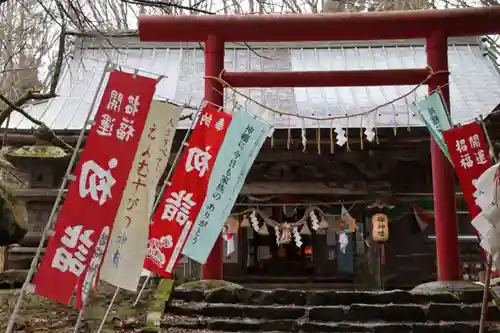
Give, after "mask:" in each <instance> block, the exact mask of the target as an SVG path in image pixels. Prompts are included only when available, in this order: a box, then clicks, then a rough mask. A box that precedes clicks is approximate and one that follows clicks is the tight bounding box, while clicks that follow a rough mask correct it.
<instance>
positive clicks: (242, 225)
mask: <svg viewBox="0 0 500 333" xmlns="http://www.w3.org/2000/svg"><path fill="white" fill-rule="evenodd" d="M249 226H250V221H249V220H248V216H246V215H243V219H242V220H241V223H240V228H248V227H249Z"/></svg>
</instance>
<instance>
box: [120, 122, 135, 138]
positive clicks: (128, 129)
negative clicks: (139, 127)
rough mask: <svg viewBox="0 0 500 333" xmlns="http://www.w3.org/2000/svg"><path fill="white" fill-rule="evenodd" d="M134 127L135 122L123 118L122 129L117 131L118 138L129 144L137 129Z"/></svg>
mask: <svg viewBox="0 0 500 333" xmlns="http://www.w3.org/2000/svg"><path fill="white" fill-rule="evenodd" d="M133 125H134V121H133V120H131V119H127V118H125V117H123V119H122V121H121V123H120V128H118V129H117V130H116V137H117V138H118V139H119V140H122V141H125V142H127V141H128V140H129V139H130V138H131V137H133V136H134V133H135V128H134V126H133Z"/></svg>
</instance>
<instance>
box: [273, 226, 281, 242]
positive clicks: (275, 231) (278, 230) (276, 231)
mask: <svg viewBox="0 0 500 333" xmlns="http://www.w3.org/2000/svg"><path fill="white" fill-rule="evenodd" d="M274 234H275V235H276V245H278V246H279V245H280V238H281V231H280V227H274Z"/></svg>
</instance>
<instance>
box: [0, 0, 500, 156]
mask: <svg viewBox="0 0 500 333" xmlns="http://www.w3.org/2000/svg"><path fill="white" fill-rule="evenodd" d="M499 1H500V0H220V1H214V0H0V22H1V23H0V47H1V53H0V124H3V125H4V126H5V123H6V120H7V119H8V118H9V115H10V114H11V113H12V112H13V111H16V112H20V113H22V114H23V116H25V117H27V118H28V119H29V120H30V121H32V122H33V123H34V125H35V127H36V128H37V130H36V131H35V134H36V135H38V136H41V137H42V138H43V139H45V140H49V141H51V142H54V143H56V144H57V145H59V146H61V147H64V148H65V149H71V147H70V146H68V145H66V144H65V143H64V142H62V141H61V140H59V139H57V137H55V136H54V134H53V133H52V131H51V130H50V129H48V128H47V126H45V124H43V123H41V122H40V121H39V120H38V119H35V118H33V117H31V116H30V115H29V114H28V113H26V112H25V111H24V110H23V109H22V107H23V106H24V105H25V104H26V103H29V102H32V101H36V100H45V99H50V98H53V97H55V95H56V88H57V84H58V82H59V78H60V75H61V72H62V70H63V66H64V64H65V59H66V55H67V53H68V51H69V46H70V45H71V40H72V37H71V36H69V35H68V33H67V31H69V30H72V31H78V32H79V34H80V35H92V36H94V37H98V38H100V40H101V41H102V43H111V44H112V39H109V38H108V37H106V36H108V35H109V34H112V33H116V32H123V31H131V30H134V29H135V28H136V23H137V16H138V15H139V14H175V15H179V14H184V15H214V14H225V15H231V14H244V13H247V14H249V13H250V14H252V13H258V14H269V13H316V12H322V11H326V12H341V11H377V10H411V9H423V8H438V9H441V8H458V7H468V6H494V5H498V4H499ZM488 43H489V44H490V46H491V47H490V48H489V50H490V53H491V56H492V58H494V60H495V61H497V59H498V55H499V53H498V52H497V50H498V48H497V46H498V37H488Z"/></svg>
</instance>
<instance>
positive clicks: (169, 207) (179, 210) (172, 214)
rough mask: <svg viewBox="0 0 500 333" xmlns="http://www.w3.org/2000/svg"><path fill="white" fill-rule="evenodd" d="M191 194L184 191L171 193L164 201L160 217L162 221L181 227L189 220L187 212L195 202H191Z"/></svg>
mask: <svg viewBox="0 0 500 333" xmlns="http://www.w3.org/2000/svg"><path fill="white" fill-rule="evenodd" d="M192 197H193V193H187V192H186V190H182V191H179V192H172V193H171V194H170V197H169V198H168V199H167V200H165V208H164V210H163V214H162V216H161V219H162V220H168V221H174V220H175V221H176V222H177V223H178V224H179V225H181V226H183V225H184V224H185V223H186V222H187V221H188V220H189V212H190V210H191V208H192V207H194V206H195V205H196V202H194V201H193V200H192Z"/></svg>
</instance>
